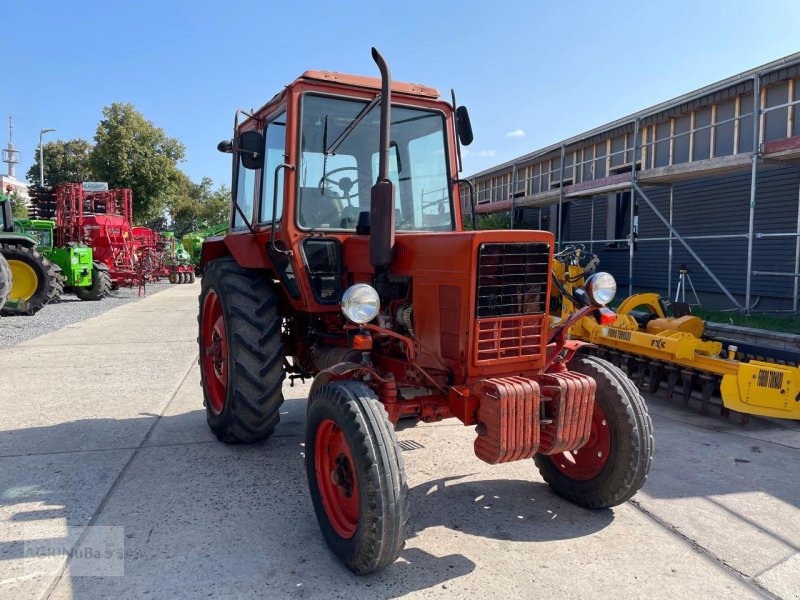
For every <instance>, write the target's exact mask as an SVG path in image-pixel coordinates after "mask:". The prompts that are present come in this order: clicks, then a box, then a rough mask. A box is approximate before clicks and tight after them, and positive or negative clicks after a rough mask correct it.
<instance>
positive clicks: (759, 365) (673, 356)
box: [550, 246, 800, 420]
mask: <svg viewBox="0 0 800 600" xmlns="http://www.w3.org/2000/svg"><path fill="white" fill-rule="evenodd" d="M555 258H556V260H555V261H554V269H553V282H554V288H555V289H554V292H553V294H552V296H551V298H552V305H551V308H550V314H551V317H550V318H551V320H553V321H556V322H557V321H560V320H562V319H565V318H567V317H568V316H569V315H571V314H574V313H575V312H576V311H577V310H579V309H580V308H581V306H582V305H583V304H584V302H585V300H584V299H583V297H582V295H581V294H580V290H581V289H582V288H583V287H584V283H585V282H584V280H585V279H588V277H589V276H590V275H591V274H592V273H593V272H594V270H595V268H596V267H597V264H598V262H599V261H598V260H597V257H596V256H590V255H588V254H587V253H586V252H585V251H584V248H582V247H581V246H569V247H567V248H565V249H564V250H562V251H561V252H559V253H558V254H556V257H555ZM583 263H585V264H583ZM676 308H679V310H676V311H671V310H670V309H676ZM615 313H616V319H615V320H613V322H609V321H611V320H612V319H611V318H608V317H605V318H603V319H602V321H603V322H602V323H601V322H600V321H599V319H598V318H595V317H594V316H589V317H584V318H583V319H580V320H578V321H577V322H576V323H575V324H574V325H573V326H572V328H571V329H570V337H572V338H574V339H579V340H583V341H586V342H591V343H592V344H594V346H595V348H593V349H591V351H592V352H594V353H595V354H597V355H598V356H600V357H602V358H606V359H608V360H611V361H612V362H614V363H616V364H618V365H619V366H621V367H623V368H625V369H627V371H628V373H629V375H630V376H631V378H632V379H634V381H636V382H637V384H638V385H639V387H641V388H645V387H647V388H649V390H650V392H655V391H656V390H658V389H659V387H660V386H661V384H662V383H663V382H665V381H666V383H667V396H668V397H669V398H672V396H673V394H674V392H675V389H676V386H678V385H679V386H680V388H681V393H682V396H683V402H684V405H688V404H689V400H690V399H691V396H692V392H693V390H695V389H698V388H699V390H700V391H701V392H702V400H701V402H702V404H701V408H700V411H701V412H702V413H706V412H707V411H708V408H709V404H710V401H711V398H712V396H713V395H714V393H715V392H717V391H719V395H720V397H721V398H722V408H721V410H722V414H723V415H726V416H727V415H728V414H729V412H730V411H737V412H739V413H743V415H745V417H744V418H745V420H746V415H761V416H768V417H778V418H783V419H800V367H799V366H798V365H797V364H792V362H791V361H789V362H788V363H787V362H786V361H785V360H784V359H783V358H781V359H777V360H776V362H767V361H762V360H746V359H744V358H743V357H744V353H741V352H739V349H738V348H737V346H736V345H734V344H723V343H722V342H720V341H715V340H712V339H705V338H704V337H703V334H704V330H705V324H704V322H703V320H702V319H700V317H698V316H696V315H692V314H691V313H690V312H689V311H688V307H687V306H685V305H679V304H677V303H676V304H674V305H673V306H671V307H668V306H667V303H666V302H665V301H664V299H663V298H661V297H660V296H659V295H658V294H653V293H644V294H634V295H633V296H630V297H628V298H626V299H624V300H623V301H622V302H621V303H620V304H619V305H618V306H617V308H616V309H615ZM669 313H673V314H669ZM612 318H613V317H612ZM723 345H725V347H723ZM737 358H738V359H741V360H737ZM781 362H783V363H784V364H781Z"/></svg>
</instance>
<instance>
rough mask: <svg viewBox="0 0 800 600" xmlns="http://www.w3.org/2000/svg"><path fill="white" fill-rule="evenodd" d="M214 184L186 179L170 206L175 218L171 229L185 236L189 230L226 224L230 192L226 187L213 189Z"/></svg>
mask: <svg viewBox="0 0 800 600" xmlns="http://www.w3.org/2000/svg"><path fill="white" fill-rule="evenodd" d="M213 185H214V182H213V181H212V180H211V179H210V178H208V177H204V178H203V180H202V181H201V182H200V183H193V182H191V181H189V178H188V177H186V176H184V177H183V180H182V181H181V183H180V185H179V191H178V193H176V194H175V195H174V196H173V197H172V198H171V199H170V200H169V202H168V203H167V210H168V211H169V215H170V218H171V219H172V223H173V224H172V229H173V230H174V231H175V234H176V235H178V236H182V235H183V234H184V233H187V232H189V231H197V230H201V229H205V228H206V227H211V226H213V225H218V224H220V223H226V222H227V221H228V212H229V210H230V205H231V190H230V188H229V187H228V186H226V185H221V186H219V187H218V188H217V189H213Z"/></svg>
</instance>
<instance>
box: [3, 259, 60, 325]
mask: <svg viewBox="0 0 800 600" xmlns="http://www.w3.org/2000/svg"><path fill="white" fill-rule="evenodd" d="M0 253H1V254H3V256H5V258H6V260H7V261H8V266H9V267H10V269H11V291H10V292H9V294H8V300H12V301H22V302H23V303H24V304H25V305H26V306H25V307H24V308H21V309H20V308H15V307H14V308H12V307H11V306H10V305H6V306H4V307H3V314H4V315H32V314H34V313H37V312H38V311H39V310H41V309H42V308H43V307H45V306H46V305H47V304H49V303H50V302H52V301H54V300H57V299H58V298H59V297H60V295H61V292H62V291H63V284H62V283H61V281H60V279H59V272H58V267H57V266H56V265H55V264H54V263H52V262H50V261H49V260H48V259H46V258H45V257H44V256H43V255H42V254H41V253H40V252H39V251H38V250H36V249H35V248H28V247H26V246H21V245H18V244H3V245H0Z"/></svg>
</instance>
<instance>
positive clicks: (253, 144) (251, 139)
mask: <svg viewBox="0 0 800 600" xmlns="http://www.w3.org/2000/svg"><path fill="white" fill-rule="evenodd" d="M237 150H238V152H239V153H240V154H241V156H242V166H243V167H244V168H245V169H250V170H253V171H257V170H258V169H260V168H261V167H263V166H264V136H263V135H261V134H260V133H259V132H258V131H245V132H244V133H242V134H241V135H239V147H238V148H237Z"/></svg>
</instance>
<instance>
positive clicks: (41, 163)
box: [39, 129, 55, 187]
mask: <svg viewBox="0 0 800 600" xmlns="http://www.w3.org/2000/svg"><path fill="white" fill-rule="evenodd" d="M51 131H55V129H40V130H39V186H41V187H44V146H43V145H42V136H43V135H44V134H45V133H50V132H51Z"/></svg>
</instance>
